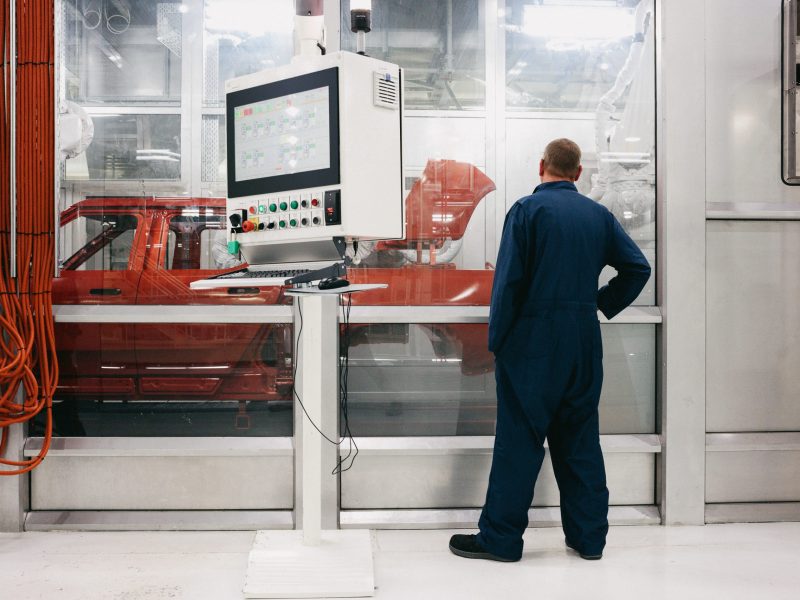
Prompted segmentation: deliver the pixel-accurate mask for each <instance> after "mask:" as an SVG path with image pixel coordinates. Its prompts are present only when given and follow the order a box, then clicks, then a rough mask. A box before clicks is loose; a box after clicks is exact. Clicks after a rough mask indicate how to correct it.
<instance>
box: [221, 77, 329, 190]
mask: <svg viewBox="0 0 800 600" xmlns="http://www.w3.org/2000/svg"><path fill="white" fill-rule="evenodd" d="M328 93H329V91H328V87H320V88H316V89H313V90H308V91H303V92H298V93H296V94H290V95H288V96H280V97H278V98H270V99H269V100H262V101H261V102H254V103H252V104H245V105H242V106H237V107H235V108H234V115H233V119H234V120H233V123H234V130H235V131H234V136H235V137H234V140H235V143H236V181H249V180H252V179H261V178H264V177H274V176H278V175H289V174H293V173H305V172H307V171H316V170H319V169H329V168H330V166H331V157H330V129H329V124H330V123H329V122H330V115H329V114H328Z"/></svg>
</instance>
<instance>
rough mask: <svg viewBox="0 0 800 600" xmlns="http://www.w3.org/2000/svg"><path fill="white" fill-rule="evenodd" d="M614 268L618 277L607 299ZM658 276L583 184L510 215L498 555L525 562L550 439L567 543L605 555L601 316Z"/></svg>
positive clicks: (493, 503) (499, 344) (491, 494)
mask: <svg viewBox="0 0 800 600" xmlns="http://www.w3.org/2000/svg"><path fill="white" fill-rule="evenodd" d="M606 265H611V266H612V267H614V268H615V269H616V270H617V275H616V276H615V277H614V278H613V279H612V280H611V281H610V282H609V284H608V285H606V286H603V287H602V288H600V290H598V289H597V287H598V277H599V275H600V271H602V269H603V267H605V266H606ZM649 277H650V266H649V264H648V262H647V260H646V259H645V257H644V255H642V253H641V251H640V250H639V248H638V247H637V246H636V244H635V243H634V242H633V240H631V238H630V237H629V236H628V235H627V234H626V233H625V231H624V230H623V229H622V227H621V226H620V224H619V222H618V221H617V220H616V219H615V218H614V216H613V215H612V214H611V213H610V212H609V211H608V210H607V209H606V208H605V207H604V206H602V205H600V204H597V203H596V202H594V201H592V200H591V199H589V198H587V197H585V196H582V195H581V194H579V193H578V190H577V188H576V187H575V185H574V184H573V183H570V182H568V181H557V182H551V183H543V184H541V185H539V186H538V187H537V188H536V189H535V190H534V192H533V194H532V195H530V196H526V197H524V198H522V199H520V200H518V201H517V202H516V203H515V204H514V206H512V207H511V210H510V211H509V212H508V215H506V221H505V225H504V226H503V237H502V240H501V242H500V252H499V254H498V257H497V268H496V272H495V277H494V286H493V288H492V304H491V310H490V317H489V350H490V351H492V352H494V353H495V359H496V369H495V376H496V379H497V428H496V437H495V444H494V457H493V459H492V470H491V474H490V476H489V489H488V491H487V494H486V504H485V505H484V507H483V512H482V514H481V518H480V523H479V527H480V534H479V535H478V538H477V541H478V542H479V543H480V544H481V546H483V548H484V549H486V550H487V551H488V552H491V553H492V554H495V555H497V556H500V557H502V558H507V559H512V560H516V559H519V558H520V557H521V556H522V534H523V533H524V531H525V528H526V527H527V526H528V508H529V507H530V506H531V502H532V499H533V488H534V484H535V483H536V478H537V476H538V474H539V469H540V468H541V466H542V460H543V459H544V454H545V451H544V445H543V444H544V440H545V438H547V440H548V445H549V449H550V456H551V459H552V461H553V470H554V471H555V476H556V481H557V482H558V488H559V491H560V493H561V518H562V523H563V527H564V533H565V535H566V539H567V541H568V543H569V544H570V545H571V546H572V547H573V548H575V549H576V550H578V551H579V552H581V553H584V554H600V553H601V552H602V550H603V547H604V546H605V540H606V534H607V532H608V489H607V488H606V475H605V467H604V464H603V455H602V452H601V450H600V437H599V426H598V412H597V407H598V403H599V400H600V389H601V386H602V382H603V346H602V340H601V337H600V324H599V322H598V320H597V310H598V308H599V309H600V310H601V311H602V312H603V314H604V315H605V316H606V317H608V318H611V317H613V316H614V315H616V314H617V313H619V312H620V311H621V310H623V309H624V308H625V307H626V306H628V305H629V304H630V303H631V302H633V300H634V299H635V298H636V297H637V296H638V295H639V292H640V291H641V290H642V288H643V287H644V285H645V283H647V280H648V279H649Z"/></svg>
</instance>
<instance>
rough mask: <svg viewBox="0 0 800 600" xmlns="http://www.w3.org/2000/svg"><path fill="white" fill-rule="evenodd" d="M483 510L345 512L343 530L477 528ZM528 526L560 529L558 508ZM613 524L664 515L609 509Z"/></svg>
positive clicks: (535, 516) (647, 521) (647, 509)
mask: <svg viewBox="0 0 800 600" xmlns="http://www.w3.org/2000/svg"><path fill="white" fill-rule="evenodd" d="M479 517H480V510H478V509H462V510H346V511H342V513H341V517H340V521H341V525H342V529H362V528H368V529H474V528H475V526H476V523H477V522H478V518H479ZM528 519H529V524H528V526H529V527H558V526H560V525H561V513H560V511H559V509H558V508H555V507H547V508H532V509H531V510H529V511H528ZM608 522H609V524H611V525H658V524H660V523H661V515H660V514H659V512H658V507H656V506H610V507H609V510H608Z"/></svg>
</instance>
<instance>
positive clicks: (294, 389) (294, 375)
mask: <svg viewBox="0 0 800 600" xmlns="http://www.w3.org/2000/svg"><path fill="white" fill-rule="evenodd" d="M295 302H297V312H298V314H299V315H300V330H299V331H298V332H297V346H296V348H295V352H294V356H293V357H292V359H293V361H294V369H293V372H292V395H293V396H294V397H295V398H296V399H297V402H298V404H300V408H302V409H303V414H305V416H306V419H308V422H309V423H311V425H313V426H314V429H316V430H317V431H318V432H319V434H320V435H321V436H322V437H323V438H325V439H326V440H327V441H328V442H330V443H331V444H333V445H334V446H338V445H339V444H341V443H342V441H343V440H339V441H338V442H334V441H333V440H332V439H331V438H329V437H328V436H327V435H325V434H324V433H322V430H321V429H320V428H319V427H317V424H316V423H314V420H313V419H312V418H311V417H310V416H309V414H308V411H307V410H306V407H305V405H304V404H303V401H302V400H301V399H300V395H299V394H298V393H297V386H296V385H295V384H296V382H297V364H298V363H299V362H300V361H299V360H298V357H299V356H300V339H301V336H302V334H303V309H302V308H300V306H301V304H300V298H296V299H295Z"/></svg>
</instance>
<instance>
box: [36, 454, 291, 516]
mask: <svg viewBox="0 0 800 600" xmlns="http://www.w3.org/2000/svg"><path fill="white" fill-rule="evenodd" d="M293 463H294V460H293V458H292V456H291V455H288V456H85V455H84V456H58V455H57V454H54V455H52V456H49V457H48V458H47V460H46V461H45V462H44V463H43V464H42V465H41V466H40V467H39V468H38V469H36V470H35V471H34V472H33V474H32V480H31V509H32V510H213V509H220V510H227V509H231V510H232V509H251V510H254V509H291V508H292V506H293V502H294V500H293V496H294V494H293V492H294V486H293V477H294V464H293Z"/></svg>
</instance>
